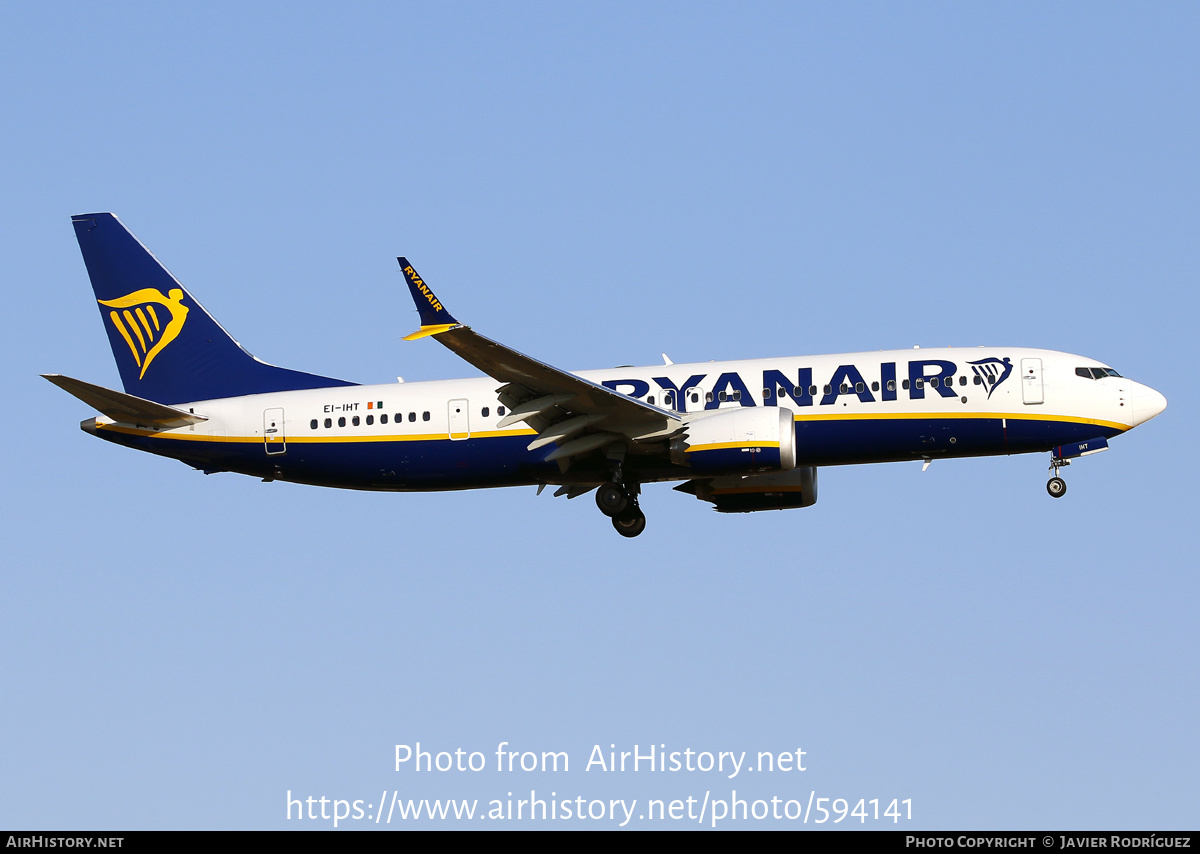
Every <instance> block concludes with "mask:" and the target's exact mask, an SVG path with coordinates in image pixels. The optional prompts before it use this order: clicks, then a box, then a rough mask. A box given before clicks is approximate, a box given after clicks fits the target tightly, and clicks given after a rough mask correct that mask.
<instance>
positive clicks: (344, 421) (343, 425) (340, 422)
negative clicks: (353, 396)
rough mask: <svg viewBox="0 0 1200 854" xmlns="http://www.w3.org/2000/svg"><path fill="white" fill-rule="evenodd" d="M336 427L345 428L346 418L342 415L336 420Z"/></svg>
mask: <svg viewBox="0 0 1200 854" xmlns="http://www.w3.org/2000/svg"><path fill="white" fill-rule="evenodd" d="M338 426H339V427H345V426H346V416H344V415H343V416H342V417H341V418H339V419H338Z"/></svg>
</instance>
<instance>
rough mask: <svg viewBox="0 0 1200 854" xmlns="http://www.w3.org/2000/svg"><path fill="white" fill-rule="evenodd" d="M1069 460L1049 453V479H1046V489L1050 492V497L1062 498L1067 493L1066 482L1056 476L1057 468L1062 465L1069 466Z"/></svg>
mask: <svg viewBox="0 0 1200 854" xmlns="http://www.w3.org/2000/svg"><path fill="white" fill-rule="evenodd" d="M1070 464H1071V461H1070V460H1064V459H1062V458H1061V457H1056V456H1054V455H1053V454H1051V455H1050V472H1051V476H1050V480H1048V481H1046V491H1047V492H1049V493H1050V497H1051V498H1062V497H1063V496H1064V495H1066V494H1067V482H1066V481H1065V480H1063V479H1062V478H1061V477H1059V476H1058V470H1059V469H1060V468H1062V467H1063V466H1069V465H1070Z"/></svg>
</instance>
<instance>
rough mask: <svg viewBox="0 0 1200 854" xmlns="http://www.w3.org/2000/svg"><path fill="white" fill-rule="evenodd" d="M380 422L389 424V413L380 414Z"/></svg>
mask: <svg viewBox="0 0 1200 854" xmlns="http://www.w3.org/2000/svg"><path fill="white" fill-rule="evenodd" d="M379 423H380V424H387V413H386V412H385V413H384V414H383V415H380V416H379Z"/></svg>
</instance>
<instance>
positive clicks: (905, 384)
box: [900, 380, 920, 391]
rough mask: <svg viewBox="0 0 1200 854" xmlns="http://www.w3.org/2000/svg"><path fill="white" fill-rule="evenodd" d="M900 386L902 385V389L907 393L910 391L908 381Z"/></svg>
mask: <svg viewBox="0 0 1200 854" xmlns="http://www.w3.org/2000/svg"><path fill="white" fill-rule="evenodd" d="M918 382H920V381H919V380H918ZM900 385H901V387H902V388H903V389H904V390H905V391H908V380H904V381H902V382H901V383H900Z"/></svg>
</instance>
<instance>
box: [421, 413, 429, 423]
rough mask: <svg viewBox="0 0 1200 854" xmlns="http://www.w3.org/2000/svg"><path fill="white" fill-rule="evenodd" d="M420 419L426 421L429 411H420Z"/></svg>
mask: <svg viewBox="0 0 1200 854" xmlns="http://www.w3.org/2000/svg"><path fill="white" fill-rule="evenodd" d="M421 420H422V421H428V420H429V413H428V412H422V413H421Z"/></svg>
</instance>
